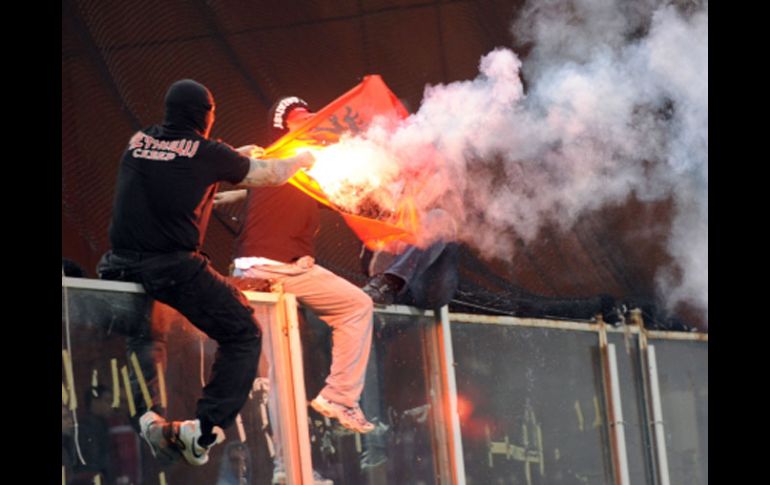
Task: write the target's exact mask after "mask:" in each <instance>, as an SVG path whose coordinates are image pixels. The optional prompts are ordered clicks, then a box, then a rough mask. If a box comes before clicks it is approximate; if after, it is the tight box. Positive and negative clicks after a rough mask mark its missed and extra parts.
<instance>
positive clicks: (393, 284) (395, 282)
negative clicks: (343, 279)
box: [362, 273, 404, 305]
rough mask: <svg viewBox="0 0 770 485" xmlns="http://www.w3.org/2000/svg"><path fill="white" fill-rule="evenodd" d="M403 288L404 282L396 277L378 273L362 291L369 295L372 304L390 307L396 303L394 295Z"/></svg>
mask: <svg viewBox="0 0 770 485" xmlns="http://www.w3.org/2000/svg"><path fill="white" fill-rule="evenodd" d="M403 287H404V281H403V280H402V279H401V278H399V277H398V276H393V275H391V274H387V273H380V274H378V275H374V276H372V277H371V278H370V279H369V281H368V282H367V283H366V285H365V286H364V287H363V288H362V290H364V293H366V294H367V295H369V298H371V299H372V301H373V302H374V303H377V304H378V305H392V304H393V302H395V301H396V295H398V293H399V291H401V288H403Z"/></svg>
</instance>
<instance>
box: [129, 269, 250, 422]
mask: <svg viewBox="0 0 770 485" xmlns="http://www.w3.org/2000/svg"><path fill="white" fill-rule="evenodd" d="M161 269H162V271H157V268H155V269H150V270H148V271H146V272H143V275H142V279H143V284H144V286H145V288H146V289H147V290H148V293H150V294H151V296H153V297H155V298H156V299H157V300H159V301H161V302H164V303H166V304H168V305H170V306H171V307H173V308H175V309H177V310H178V311H179V312H180V313H181V314H182V315H184V316H185V317H186V318H187V319H188V320H189V321H190V323H192V324H193V325H195V326H196V327H197V328H198V329H200V330H201V331H202V332H203V333H205V334H206V335H208V336H209V337H210V338H212V339H214V340H215V341H216V342H217V343H218V344H219V348H218V349H217V352H216V356H215V358H214V364H213V367H212V373H211V377H210V379H209V382H208V383H207V384H206V386H205V387H204V388H203V396H202V397H201V399H200V400H198V406H197V413H196V414H197V416H198V418H199V419H200V420H201V427H202V429H203V433H204V434H206V433H207V432H209V431H210V430H211V427H213V426H219V427H221V428H227V427H228V426H230V425H231V424H232V423H233V422H234V421H235V417H236V416H237V414H238V412H239V411H240V409H241V407H242V406H243V404H244V403H245V402H246V399H247V398H248V394H249V391H250V390H251V386H252V383H253V382H254V378H255V376H256V372H257V364H258V362H259V353H260V350H261V335H260V331H259V327H258V326H257V323H256V321H255V320H254V316H253V311H252V308H251V307H250V306H249V303H248V301H247V300H246V298H245V297H244V296H243V294H242V293H241V292H240V291H239V290H237V289H236V288H235V287H234V286H232V285H231V284H229V283H228V282H227V281H226V280H225V278H224V277H223V276H221V275H220V274H218V273H217V272H216V271H214V270H213V269H212V268H211V267H210V265H209V264H208V261H207V260H206V259H205V258H204V257H203V256H201V255H197V254H194V255H190V256H188V257H185V258H181V260H179V261H178V262H177V263H176V264H175V265H174V267H173V270H172V274H177V275H180V276H181V277H182V278H181V282H179V283H178V284H175V285H171V286H167V285H165V284H164V283H165V282H166V281H168V280H169V277H168V274H169V271H168V269H169V268H161Z"/></svg>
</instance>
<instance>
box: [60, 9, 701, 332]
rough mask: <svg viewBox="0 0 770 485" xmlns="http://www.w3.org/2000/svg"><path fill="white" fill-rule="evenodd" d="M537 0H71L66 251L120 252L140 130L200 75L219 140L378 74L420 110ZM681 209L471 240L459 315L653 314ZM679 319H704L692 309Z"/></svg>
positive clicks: (214, 226) (346, 246) (344, 263)
mask: <svg viewBox="0 0 770 485" xmlns="http://www.w3.org/2000/svg"><path fill="white" fill-rule="evenodd" d="M523 3H524V2H520V1H516V2H510V1H503V0H489V1H460V0H457V1H452V0H447V1H424V0H399V1H396V2H393V1H385V0H356V1H335V2H328V1H293V0H289V1H287V0H281V1H260V2H247V1H221V0H208V1H204V0H187V1H185V0H170V1H163V2H156V1H148V0H136V1H131V2H117V1H114V2H113V1H104V0H81V1H79V0H64V1H63V3H62V145H61V147H62V253H63V254H62V255H63V256H64V257H67V258H69V259H72V260H74V261H76V262H78V263H79V264H80V265H81V266H83V267H84V268H85V270H86V273H87V275H89V276H95V271H94V268H95V265H96V263H97V261H98V259H99V257H100V256H101V254H102V253H103V252H104V251H106V250H107V249H108V247H109V241H108V238H107V228H108V225H109V221H110V213H111V206H112V199H113V195H114V187H115V178H116V173H117V166H118V161H119V158H120V155H121V152H122V150H123V149H124V147H125V144H126V142H127V140H128V139H129V137H130V136H131V134H132V133H133V132H134V131H136V130H138V129H140V128H142V127H145V126H148V125H151V124H154V123H157V122H159V121H160V120H161V119H162V116H163V96H164V93H165V90H166V88H167V87H168V86H169V85H170V84H171V83H172V82H174V81H176V80H178V79H181V78H185V77H190V78H193V79H196V80H197V81H200V82H202V83H203V84H205V85H206V86H208V87H209V88H210V89H211V91H212V92H213V94H214V96H215V98H216V101H217V120H216V123H215V125H214V129H213V132H212V136H213V137H214V138H221V139H222V140H223V141H225V142H227V143H229V144H231V145H233V146H240V145H245V144H248V143H256V144H261V145H264V144H265V140H266V137H267V120H266V113H267V110H268V108H269V107H270V105H271V104H272V102H273V101H274V100H275V99H277V98H278V97H280V96H283V95H288V94H298V95H301V96H302V97H303V98H304V99H306V100H307V101H308V102H309V103H310V105H311V106H313V107H322V106H324V105H325V104H327V103H328V102H330V101H332V100H333V99H335V98H337V97H338V96H339V95H341V94H342V93H344V92H345V91H347V90H348V89H350V88H351V87H352V86H354V85H355V84H357V83H358V82H359V81H360V79H361V78H362V77H363V76H364V75H367V74H379V75H381V76H382V78H383V79H384V80H385V82H386V83H387V84H388V86H389V87H390V89H391V90H392V91H393V92H394V93H395V94H396V95H397V96H399V97H400V98H402V99H403V100H405V101H406V103H407V104H408V105H410V108H411V109H412V111H415V110H416V109H417V108H418V107H419V106H420V101H421V99H422V98H423V90H424V88H425V86H426V85H429V84H433V85H435V84H439V83H449V82H453V81H457V80H464V79H472V78H474V77H475V76H476V75H477V73H478V63H479V59H480V57H481V56H482V55H484V54H485V53H487V52H489V51H491V50H492V49H493V48H495V47H497V46H508V47H513V46H514V45H517V39H516V38H515V32H514V33H512V30H511V22H512V20H513V19H515V18H516V17H517V15H518V14H519V10H520V9H521V8H522V4H523ZM530 47H531V46H529V45H528V44H526V43H525V42H518V45H517V52H518V53H519V55H521V56H525V55H526V54H527V52H528V50H529V48H530ZM223 188H225V189H226V188H227V187H223ZM670 206H671V201H666V200H664V201H659V202H654V203H651V202H644V203H642V202H639V201H638V200H635V199H633V198H632V199H631V200H629V201H628V202H627V203H626V204H625V205H623V206H621V207H612V208H610V209H605V210H602V211H599V212H595V213H592V214H589V215H586V216H583V217H582V218H581V219H580V221H579V222H578V224H576V225H575V226H574V228H573V229H570V230H568V231H566V232H565V231H562V230H557V229H556V228H546V229H545V230H544V231H543V232H542V235H541V237H539V238H538V239H537V240H536V241H535V242H532V243H525V242H523V241H521V240H519V243H517V244H516V247H514V248H512V251H511V254H513V257H512V258H511V259H510V260H507V261H489V260H484V259H481V258H480V256H479V255H478V254H476V253H475V252H474V251H473V250H472V249H470V248H468V247H464V248H463V251H462V254H461V275H462V279H461V283H460V291H459V292H458V294H457V295H456V297H455V300H454V302H453V304H452V305H453V307H454V309H456V310H457V311H465V312H475V311H478V312H483V313H489V312H492V313H500V314H514V315H517V314H520V315H530V314H537V313H538V310H537V306H536V305H535V307H533V306H532V305H531V304H530V303H526V304H525V303H523V301H524V300H523V299H535V300H536V299H537V298H539V297H544V298H557V299H564V298H566V299H571V298H585V299H588V301H589V303H590V305H589V307H590V308H588V309H586V308H583V307H580V308H578V309H576V310H575V312H576V313H575V314H574V315H573V317H574V318H586V319H588V318H591V316H592V315H591V313H595V312H596V311H597V310H600V309H601V308H600V307H601V304H600V300H598V299H597V298H598V296H599V295H605V294H606V295H612V296H613V297H615V298H617V299H618V300H623V301H625V302H629V303H631V304H636V305H642V306H644V307H645V308H648V307H649V308H652V307H653V306H654V304H655V302H656V289H655V274H656V269H657V268H658V267H660V266H661V265H663V264H666V263H667V262H668V256H667V253H666V251H665V248H664V244H663V242H662V240H661V239H660V238H659V237H658V236H661V235H663V234H664V233H665V231H666V227H667V226H668V225H670V223H671V207H670ZM290 210H291V209H290V208H287V216H290ZM238 211H239V208H238V207H234V208H228V209H226V210H218V211H217V213H216V214H215V215H214V217H212V221H211V222H210V224H209V229H208V233H207V235H206V243H205V247H204V250H205V252H207V253H208V254H209V255H210V257H211V258H212V260H213V262H214V265H215V267H216V268H217V269H218V270H219V271H221V272H223V273H226V272H227V271H228V265H229V262H230V259H231V255H232V250H233V240H234V234H235V232H236V231H237V230H238V221H237V218H238ZM322 212H323V214H322V228H321V233H320V234H319V236H318V238H317V241H316V245H317V252H318V260H319V262H320V263H321V264H323V265H325V266H327V267H328V268H329V269H331V270H332V271H335V272H337V273H339V274H341V275H343V276H344V277H346V278H348V279H350V280H351V281H353V282H355V283H356V284H359V285H362V284H363V283H364V280H365V277H364V274H363V272H362V270H361V265H360V262H359V252H360V248H361V244H360V242H359V241H358V240H357V239H356V238H355V236H354V235H353V234H352V232H351V231H350V230H349V229H348V228H347V227H346V226H345V224H344V222H343V221H342V220H341V219H340V217H339V216H338V215H336V214H334V213H333V212H330V211H322ZM642 233H644V234H645V236H644V237H643V238H642V237H639V236H638V235H639V234H642ZM525 297H526V298H525ZM527 301H529V300H527ZM517 302H518V303H517ZM576 308H577V307H576ZM546 313H547V312H546ZM647 315H648V316H649V317H650V318H651V319H652V320H655V321H660V322H663V321H664V320H665V319H666V318H668V317H662V316H655V317H654V318H653V316H654V315H656V314H655V310H652V309H651V310H649V311H648V313H647ZM564 316H565V317H567V316H568V315H564ZM679 316H680V317H682V318H685V319H687V318H691V319H695V321H694V322H692V324H697V323H698V322H697V318H698V317H697V316H696V315H695V313H694V312H688V309H687V308H680V311H679ZM661 324H662V325H663V323H661Z"/></svg>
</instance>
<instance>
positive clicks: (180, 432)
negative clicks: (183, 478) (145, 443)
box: [169, 419, 225, 466]
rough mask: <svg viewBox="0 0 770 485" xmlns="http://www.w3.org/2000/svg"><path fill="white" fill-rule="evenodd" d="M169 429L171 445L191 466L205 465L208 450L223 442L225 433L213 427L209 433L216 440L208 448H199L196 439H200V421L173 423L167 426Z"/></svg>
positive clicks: (217, 427) (207, 458)
mask: <svg viewBox="0 0 770 485" xmlns="http://www.w3.org/2000/svg"><path fill="white" fill-rule="evenodd" d="M169 426H170V429H171V433H170V435H171V440H170V441H171V444H172V445H173V446H174V447H176V449H177V450H178V451H179V453H181V454H182V456H183V457H184V459H185V460H187V463H189V464H191V465H196V466H199V465H205V464H206V462H208V461H209V450H210V449H211V447H212V446H214V445H216V444H219V443H221V442H223V441H224V440H225V432H224V431H223V430H222V428H220V427H219V426H214V428H213V429H212V430H211V432H212V433H213V434H214V435H215V436H216V439H215V440H214V441H213V442H212V443H211V444H210V445H208V446H201V445H200V444H199V443H198V439H199V438H200V437H201V423H200V420H198V419H196V420H189V421H174V422H172V423H170V424H169Z"/></svg>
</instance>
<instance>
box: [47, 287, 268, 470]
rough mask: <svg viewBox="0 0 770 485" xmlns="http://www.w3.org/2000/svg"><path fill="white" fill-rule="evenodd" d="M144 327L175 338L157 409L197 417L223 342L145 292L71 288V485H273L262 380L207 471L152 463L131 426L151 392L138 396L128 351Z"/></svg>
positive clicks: (67, 355)
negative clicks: (130, 384)
mask: <svg viewBox="0 0 770 485" xmlns="http://www.w3.org/2000/svg"><path fill="white" fill-rule="evenodd" d="M65 295H66V299H65ZM255 306H256V316H257V318H258V319H262V320H264V321H268V322H270V321H272V320H273V318H274V309H273V308H272V307H271V306H270V305H269V304H256V305H255ZM150 322H151V323H150ZM140 328H147V329H149V328H152V329H153V331H154V332H156V333H155V336H159V335H162V333H163V329H167V332H168V333H167V336H166V337H165V339H166V342H167V351H166V353H167V358H166V364H165V366H162V373H160V374H158V373H157V372H156V373H155V374H156V375H158V376H162V378H158V379H157V380H156V381H155V382H157V383H158V392H157V393H156V399H157V401H156V402H161V401H163V400H165V402H166V404H167V409H166V412H165V415H166V417H167V418H168V419H170V420H184V419H193V418H194V414H195V405H196V401H197V399H198V398H199V397H200V392H201V388H202V385H203V383H204V382H205V381H206V379H208V377H209V375H210V372H211V364H212V362H213V359H214V354H215V352H216V347H217V346H216V343H215V342H213V341H211V340H210V339H208V338H207V337H206V336H205V335H203V334H202V333H201V332H200V331H198V330H197V329H196V328H195V327H193V326H192V325H191V324H190V323H189V322H188V321H187V320H186V319H184V318H183V317H182V316H181V315H180V314H179V313H177V312H176V311H174V310H172V309H171V308H169V307H167V306H165V305H158V304H155V306H151V305H150V304H149V300H148V299H147V298H146V296H145V295H144V294H142V293H125V292H116V291H107V290H93V289H82V288H73V287H68V288H66V289H65V288H62V349H63V356H62V469H63V475H64V479H63V482H64V483H66V484H68V485H69V484H89V485H90V484H92V483H96V482H95V481H94V480H95V477H96V475H99V479H98V480H100V483H102V484H105V485H110V484H120V485H127V484H152V485H154V484H161V483H164V484H166V485H176V484H218V483H238V482H237V481H226V480H234V479H235V478H243V479H245V480H246V481H245V483H249V484H251V483H255V484H269V483H270V482H271V479H272V466H271V462H272V457H271V453H272V443H271V439H270V434H269V428H268V426H267V422H266V421H267V420H266V415H267V414H266V413H267V407H266V402H267V400H266V392H265V390H266V387H265V385H264V384H265V383H264V382H262V381H260V380H259V379H257V381H255V384H254V387H253V389H252V392H251V393H250V395H249V398H248V400H247V402H246V404H245V406H244V407H243V409H242V411H241V416H240V419H239V420H238V423H236V424H235V425H233V426H231V427H230V428H229V429H227V430H226V437H227V438H226V441H225V443H224V444H223V445H219V446H215V447H213V448H212V451H211V455H210V456H211V458H210V461H209V463H208V464H206V465H205V466H200V467H192V466H190V465H187V464H186V463H184V462H183V461H181V460H177V461H176V462H173V461H170V460H166V459H158V458H154V457H153V456H152V454H151V453H150V450H149V447H148V446H147V445H146V444H145V443H144V442H143V440H141V438H139V435H138V434H137V433H136V432H135V431H134V428H133V427H132V419H131V414H132V412H133V413H134V419H136V416H137V415H138V414H137V412H136V407H137V406H139V405H140V402H143V401H144V399H145V398H144V396H143V392H141V390H139V391H138V392H133V393H132V396H131V397H129V395H128V390H127V384H126V381H127V379H128V375H129V373H130V369H132V368H133V365H134V364H133V359H132V358H131V354H130V353H128V352H127V342H128V341H130V339H131V338H136V336H137V329H140ZM67 335H69V345H68V343H67V340H68V338H67ZM149 350H150V352H151V353H152V352H160V351H161V350H162V348H161V347H158V346H153V347H152V348H151V349H149ZM140 354H141V352H140ZM145 357H147V356H144V357H142V358H139V357H137V359H136V360H137V363H139V365H140V367H141V369H142V376H143V377H145V378H146V381H148V382H147V384H148V393H150V394H152V393H151V392H149V391H150V389H151V388H152V382H153V379H152V374H153V371H152V369H153V368H154V365H153V364H152V359H149V358H145ZM148 366H149V367H148ZM68 368H71V376H72V377H71V378H70V377H69V375H70V372H69V371H68ZM140 388H141V386H140ZM73 398H74V399H75V401H76V402H75V404H74V405H73ZM73 407H74V409H72V408H73ZM76 423H77V426H76V425H75V424H76Z"/></svg>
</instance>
